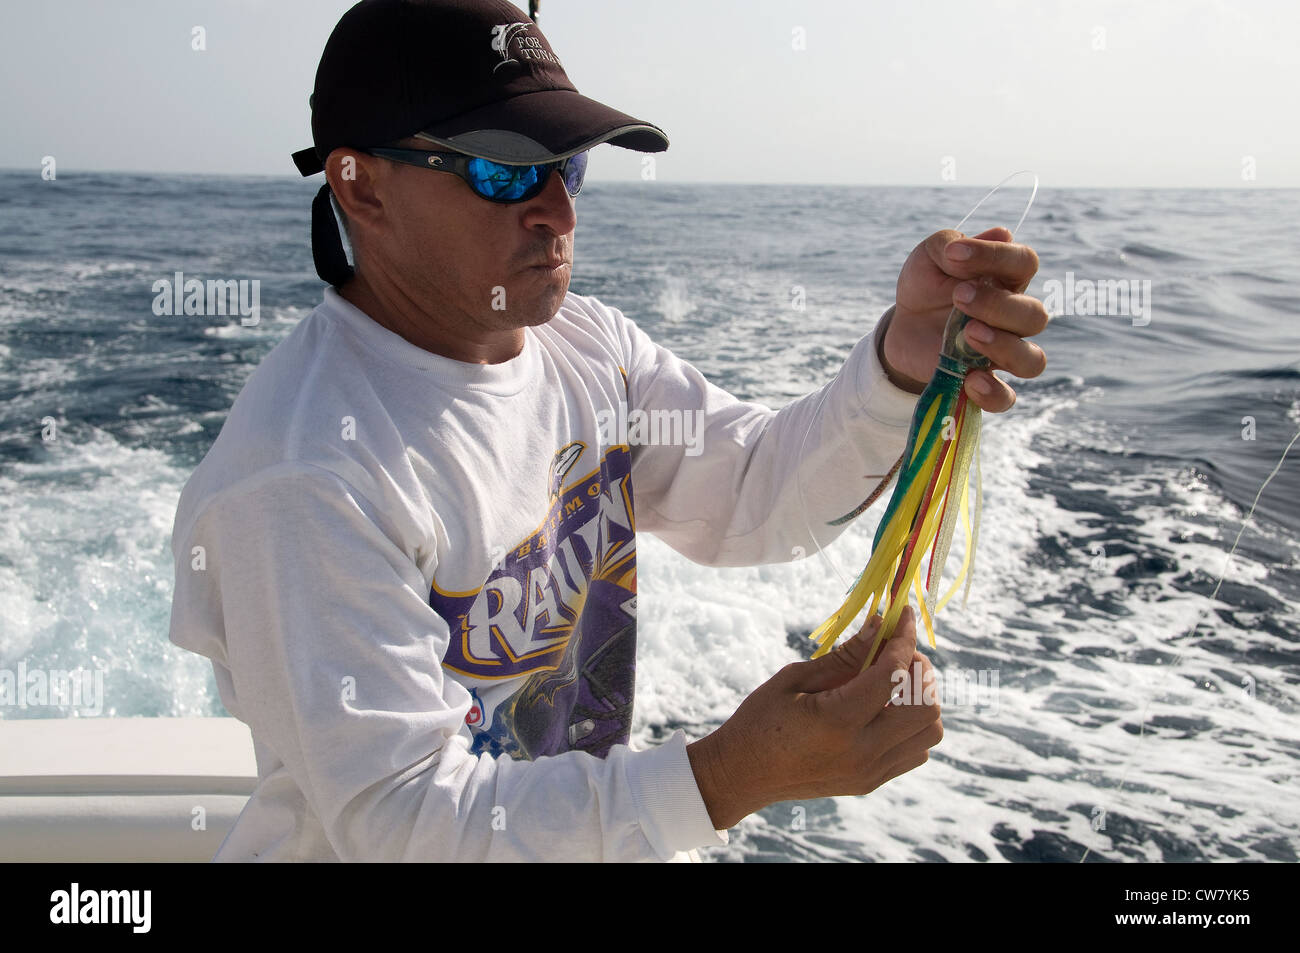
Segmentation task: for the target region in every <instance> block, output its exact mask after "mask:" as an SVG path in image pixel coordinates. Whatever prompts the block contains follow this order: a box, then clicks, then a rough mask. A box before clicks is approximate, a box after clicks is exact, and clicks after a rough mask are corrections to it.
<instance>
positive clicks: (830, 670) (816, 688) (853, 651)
mask: <svg viewBox="0 0 1300 953" xmlns="http://www.w3.org/2000/svg"><path fill="white" fill-rule="evenodd" d="M883 621H884V618H883V617H882V616H880V615H879V614H877V615H873V616H872V617H871V618H869V619H867V621H866V622H865V623H864V624H863V626H862V628H860V629H859V630H858V632H857V634H856V635H855V636H853V638H851V639H849V640H848V641H847V642H841V643H840V644H839V645H837V646H835V648H833V649H831V650H830V651H829V652H827V653H826V654H825V655H823V656H822V657H821V658H815V659H810V660H808V661H807V662H799V663H798V664H796V665H793V666H791V668H792V669H793V673H792V674H793V678H792V680H791V687H793V688H795V689H797V690H798V691H801V692H810V693H811V692H824V691H829V690H830V689H832V688H838V687H839V686H840V685H843V684H844V683H845V682H847V681H849V680H850V679H852V678H853V677H854V676H855V675H857V674H858V672H860V671H862V666H863V665H865V664H866V662H867V653H868V652H870V651H871V645H872V643H874V642H875V641H876V634H877V633H878V632H879V631H880V624H881V623H882V622H883Z"/></svg>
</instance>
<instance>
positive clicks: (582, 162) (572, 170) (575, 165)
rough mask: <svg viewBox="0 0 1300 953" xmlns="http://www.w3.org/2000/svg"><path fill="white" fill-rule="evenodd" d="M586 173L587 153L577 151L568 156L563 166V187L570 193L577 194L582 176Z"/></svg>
mask: <svg viewBox="0 0 1300 953" xmlns="http://www.w3.org/2000/svg"><path fill="white" fill-rule="evenodd" d="M586 174H587V153H585V152H579V153H578V154H577V155H576V156H572V157H570V159H569V161H568V162H567V163H566V165H565V167H564V187H565V188H566V189H568V190H569V194H570V195H577V194H578V191H579V190H580V189H581V188H582V179H583V176H585V175H586Z"/></svg>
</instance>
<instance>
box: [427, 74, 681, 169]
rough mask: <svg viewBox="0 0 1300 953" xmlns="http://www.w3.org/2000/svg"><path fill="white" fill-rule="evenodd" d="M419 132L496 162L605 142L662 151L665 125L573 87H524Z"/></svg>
mask: <svg viewBox="0 0 1300 953" xmlns="http://www.w3.org/2000/svg"><path fill="white" fill-rule="evenodd" d="M416 135H418V136H419V138H421V139H426V140H428V141H429V142H434V143H438V144H439V145H443V146H446V147H447V148H449V149H454V150H455V151H457V152H463V153H465V154H466V155H471V156H478V157H479V158H481V159H491V160H493V161H495V162H507V163H512V164H523V163H529V162H557V161H559V160H560V159H566V158H568V157H569V156H571V155H576V154H577V153H579V152H585V151H586V150H588V149H590V148H592V147H593V146H597V145H599V144H600V143H602V142H608V143H609V144H610V145H614V146H620V147H622V148H624V149H632V150H634V151H636V152H663V151H664V150H665V149H667V148H668V136H667V135H666V134H665V133H664V131H663V130H662V129H660V128H659V127H658V126H655V125H653V124H651V123H648V122H642V121H641V120H640V119H634V118H633V117H631V116H629V115H627V114H626V113H621V112H619V111H618V110H617V109H611V108H610V107H608V106H606V105H604V104H603V103H598V102H596V101H595V100H594V99H588V98H587V97H586V96H583V95H581V94H580V93H576V92H574V91H573V90H570V89H544V90H539V91H538V92H533V93H523V94H522V95H519V96H515V97H512V98H511V99H507V100H504V101H502V102H496V103H492V104H490V105H488V106H484V107H482V108H481V109H475V110H471V111H470V112H467V113H462V114H461V115H459V116H457V117H456V118H454V119H449V120H445V121H443V122H439V123H435V124H433V125H431V126H428V127H427V128H425V129H424V130H421V131H420V132H419V133H417V134H416Z"/></svg>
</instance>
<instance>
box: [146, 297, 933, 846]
mask: <svg viewBox="0 0 1300 953" xmlns="http://www.w3.org/2000/svg"><path fill="white" fill-rule="evenodd" d="M826 388H827V389H828V393H827V394H826V398H825V400H824V402H823V403H822V405H821V407H820V411H819V412H817V413H816V414H815V411H817V403H818V397H819V396H820V392H818V393H814V394H811V395H809V396H807V397H805V398H802V399H801V400H798V401H795V402H793V403H791V404H790V405H789V406H787V407H785V408H783V409H782V410H781V411H779V412H774V411H772V410H771V409H769V408H767V407H764V406H762V405H760V404H756V403H747V402H742V401H738V400H736V399H735V398H734V397H732V396H731V395H729V394H727V393H726V392H724V391H722V390H721V389H719V388H718V387H716V386H714V385H712V384H710V383H709V382H708V381H706V380H705V379H704V377H703V376H702V375H701V374H700V372H699V371H698V370H697V369H696V368H694V367H693V366H692V365H691V364H689V363H687V362H685V361H683V360H681V359H679V358H678V357H676V356H675V355H673V354H672V353H671V352H670V351H668V350H666V349H665V348H662V347H660V346H658V345H656V344H654V343H653V342H652V341H651V340H650V339H649V338H648V337H647V336H646V334H645V333H644V332H642V331H641V330H640V329H639V328H638V327H637V326H636V325H635V324H634V323H633V322H632V321H631V320H629V319H628V318H626V317H625V316H624V315H623V314H622V313H621V312H619V311H618V310H617V309H615V308H610V307H607V306H605V305H603V304H601V303H600V302H599V301H597V300H596V299H594V298H590V297H581V296H578V295H574V294H569V295H568V296H567V297H566V298H565V300H564V303H563V305H562V307H561V309H560V311H559V313H557V314H556V315H555V317H554V318H552V319H551V320H550V321H549V322H547V323H546V324H544V325H541V326H538V327H532V328H528V329H527V330H526V331H525V336H524V348H523V350H522V351H521V352H520V354H519V355H518V356H516V357H515V358H513V359H511V360H509V361H506V362H504V363H500V364H469V363H464V362H460V361H455V360H451V359H450V358H447V357H442V356H440V355H437V354H432V353H430V352H428V351H425V350H423V349H421V348H419V347H416V346H415V345H413V344H411V343H409V342H407V341H406V340H404V339H403V338H402V337H400V336H398V335H396V334H394V333H392V332H390V331H388V330H386V329H385V328H383V327H381V326H380V325H379V324H377V323H375V322H374V321H372V320H370V319H369V318H368V317H367V316H366V315H365V314H363V313H362V312H361V311H359V310H358V309H357V308H355V307H354V306H353V305H351V304H350V303H349V302H347V301H346V300H345V299H343V298H342V297H341V296H340V295H338V294H337V292H335V291H334V289H332V288H328V289H326V291H325V298H324V301H323V302H322V304H321V305H320V306H319V307H318V308H316V310H315V311H313V312H312V313H311V314H310V315H309V316H307V317H306V318H304V319H303V320H302V321H301V322H300V323H299V324H298V326H297V327H296V328H295V329H294V330H293V331H292V332H291V333H290V334H289V335H288V336H287V337H286V338H285V339H284V340H283V341H282V342H281V343H280V344H278V345H277V346H276V347H275V348H274V349H273V350H272V351H271V353H270V354H269V355H268V356H267V357H266V358H265V359H264V360H263V361H262V363H261V364H260V365H259V366H258V367H257V369H256V370H255V371H254V373H253V374H252V375H251V377H250V378H249V380H248V382H247V384H246V385H245V387H244V389H243V391H242V392H241V393H240V395H239V397H238V399H237V400H236V401H235V404H234V406H233V408H232V409H231V412H230V416H229V418H228V419H227V421H226V423H225V426H224V427H223V428H222V431H221V434H220V436H219V437H218V438H217V440H216V441H215V443H214V444H213V446H212V448H211V450H210V451H209V452H208V454H207V456H206V457H205V458H204V460H203V461H202V463H201V464H200V465H199V467H198V468H197V469H196V470H195V472H194V474H193V476H192V477H191V479H190V480H189V482H188V483H187V484H186V486H185V489H184V491H183V493H182V495H181V500H180V505H179V507H178V510H177V514H176V522H175V526H174V530H173V536H172V549H173V554H174V556H175V559H176V589H175V598H174V602H173V605H172V619H171V633H170V638H171V640H172V641H173V642H174V643H176V644H177V645H179V646H181V647H183V648H186V649H189V650H192V651H194V652H197V653H199V654H201V655H203V656H205V657H207V658H209V659H211V661H212V664H213V668H214V670H215V675H216V683H217V687H218V690H219V692H220V695H221V700H222V702H223V703H224V704H225V706H226V709H227V710H228V711H229V712H230V713H231V714H232V715H234V716H235V717H236V718H239V719H240V720H242V721H244V722H246V723H247V724H248V726H249V727H250V729H251V731H252V736H253V740H254V746H255V752H256V757H257V766H258V775H259V782H258V785H257V788H256V790H255V791H254V793H253V795H252V797H251V798H250V800H249V802H248V804H247V806H246V807H245V809H244V811H243V813H242V814H241V815H240V816H239V819H238V821H237V822H236V824H235V826H234V828H233V829H232V830H231V832H230V834H229V835H228V836H227V838H226V839H225V842H224V843H223V844H222V846H221V848H220V850H219V851H218V853H217V856H216V859H217V860H253V859H260V860H476V861H477V860H557V861H558V860H610V861H623V860H669V859H682V857H683V856H684V854H683V853H682V852H686V851H690V850H692V849H694V848H697V847H703V846H707V845H711V844H718V843H725V834H721V833H719V832H716V831H714V830H713V827H712V824H711V823H710V820H709V816H708V812H707V810H706V808H705V805H704V802H703V799H702V798H701V796H700V792H699V789H698V787H697V786H696V783H695V778H694V775H693V774H692V772H691V768H690V763H689V761H688V759H687V755H686V738H685V736H684V735H683V733H682V732H680V731H678V732H676V733H675V734H673V735H672V737H671V738H670V739H669V740H668V741H667V742H665V743H664V744H662V745H659V746H657V747H655V748H652V749H650V750H644V751H640V750H632V749H631V748H629V747H628V745H627V744H626V742H627V740H628V733H629V727H630V724H631V714H632V701H633V683H634V665H635V647H636V536H635V532H636V531H637V530H641V531H648V532H651V533H654V534H656V535H658V536H659V537H660V538H662V539H663V540H665V541H666V542H667V543H668V544H669V545H670V546H672V547H673V548H674V549H676V550H677V551H678V552H680V553H682V554H683V555H685V556H686V557H688V558H690V559H692V560H695V561H696V562H700V563H704V564H708V565H715V566H738V565H754V564H759V563H768V562H784V561H788V560H790V559H791V558H792V555H793V553H794V548H795V547H803V551H805V552H809V551H811V550H812V548H813V543H812V540H811V539H810V537H809V535H808V533H809V530H808V527H809V526H813V527H821V528H820V529H818V530H817V533H818V542H819V543H821V544H822V545H825V544H826V543H828V542H830V540H832V539H833V538H834V537H835V536H837V535H838V534H839V532H841V531H842V528H832V527H827V526H826V525H825V523H826V520H828V519H831V518H833V517H835V516H839V515H841V514H843V513H845V512H848V511H849V510H851V509H853V508H854V507H855V506H856V505H857V504H858V503H859V502H861V500H862V499H863V498H864V497H865V496H866V495H867V494H868V493H869V492H870V491H871V489H873V488H874V487H875V486H876V485H877V484H878V483H879V482H880V480H879V476H878V475H879V474H883V473H885V472H886V471H888V469H889V467H890V466H891V464H892V463H893V462H894V460H895V459H897V457H898V456H899V454H900V453H901V452H902V449H903V445H904V442H905V440H906V434H907V427H908V423H909V420H910V417H911V413H912V410H913V408H914V406H915V403H916V396H915V395H912V394H909V393H906V392H904V391H902V390H900V389H899V388H897V387H895V386H894V385H893V384H892V383H890V382H889V380H888V379H887V378H886V376H885V374H884V370H883V368H882V367H881V365H880V361H879V359H878V357H877V355H876V350H875V346H874V339H873V337H872V336H870V335H869V336H867V337H864V338H863V339H862V340H861V341H859V342H858V344H857V345H856V346H855V347H854V349H853V351H852V353H851V354H850V356H849V359H848V360H847V361H846V363H845V366H844V368H843V369H842V370H841V371H840V373H839V374H838V375H837V376H836V378H835V379H834V380H833V381H832V382H830V383H829V384H827V385H826ZM620 405H621V406H620ZM638 412H644V415H643V414H642V413H638ZM674 412H676V413H675V415H674ZM697 412H701V413H702V416H699V415H697ZM696 425H698V427H697V426H696ZM674 426H675V427H676V428H677V429H676V430H675V431H674V430H673V427H674ZM805 435H806V436H807V439H806V442H805ZM801 450H802V451H803V452H802V453H801V452H800V451H801ZM796 474H798V478H799V480H800V481H801V482H802V499H803V501H804V502H806V504H807V508H808V513H807V516H806V518H805V513H804V509H803V502H801V494H800V491H799V488H798V487H797V485H796V483H795V479H796ZM866 475H875V476H871V477H868V476H866ZM634 489H635V497H634Z"/></svg>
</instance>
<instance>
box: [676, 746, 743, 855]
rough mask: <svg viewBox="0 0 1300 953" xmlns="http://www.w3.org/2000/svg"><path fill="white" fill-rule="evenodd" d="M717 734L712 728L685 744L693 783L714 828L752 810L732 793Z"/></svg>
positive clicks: (725, 826) (721, 827) (722, 828)
mask: <svg viewBox="0 0 1300 953" xmlns="http://www.w3.org/2000/svg"><path fill="white" fill-rule="evenodd" d="M719 730H721V729H719ZM717 735H718V731H714V732H713V734H710V735H706V736H705V737H703V738H701V739H700V740H699V741H693V742H691V743H690V744H688V745H687V746H686V757H687V758H688V759H689V760H690V763H691V772H692V773H693V774H694V775H695V785H696V787H698V788H699V789H700V797H701V798H702V799H703V801H704V808H705V810H707V811H708V812H709V823H711V824H712V825H713V829H714V830H715V831H725V830H728V829H730V828H732V827H734V826H735V825H736V824H738V823H739V822H740V820H741V818H743V817H745V816H746V815H747V814H750V813H752V812H753V811H752V810H747V809H745V808H743V807H741V806H740V802H739V799H738V798H737V797H736V796H735V793H734V790H733V786H732V785H731V784H730V783H729V781H728V778H727V772H726V769H725V768H724V767H723V765H722V763H721V758H720V757H719V755H718V738H717ZM754 810H756V808H755V809H754Z"/></svg>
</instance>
